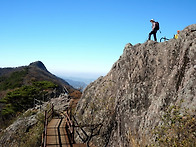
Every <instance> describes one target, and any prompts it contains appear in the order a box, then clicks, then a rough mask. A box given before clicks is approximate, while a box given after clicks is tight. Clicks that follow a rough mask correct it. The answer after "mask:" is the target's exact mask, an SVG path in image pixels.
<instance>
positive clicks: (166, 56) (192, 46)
mask: <svg viewBox="0 0 196 147" xmlns="http://www.w3.org/2000/svg"><path fill="white" fill-rule="evenodd" d="M181 100H183V102H182V107H186V108H189V109H196V24H194V25H190V26H188V27H186V28H185V29H184V30H183V31H181V32H180V35H179V38H178V39H177V40H176V39H171V40H169V41H167V42H162V43H157V42H154V41H147V42H145V43H143V44H136V45H134V46H133V45H131V44H127V45H126V46H125V49H124V52H123V54H122V56H120V58H119V60H118V61H117V62H116V63H114V65H113V67H112V69H111V70H110V72H109V73H108V74H107V75H106V76H105V77H100V78H99V79H98V80H96V81H95V82H93V83H91V84H90V85H89V86H88V87H87V88H86V89H85V91H84V93H83V95H82V98H81V100H80V101H79V103H78V106H77V110H76V119H77V120H78V122H80V123H81V124H97V123H103V127H102V128H101V131H100V134H99V135H98V136H96V137H94V139H93V142H94V144H96V145H97V146H118V145H119V146H128V145H131V143H130V137H129V136H130V135H135V136H136V138H138V140H141V138H142V137H145V139H146V140H147V141H148V140H151V139H152V138H151V137H150V132H152V129H153V128H154V127H155V126H157V125H158V124H159V123H160V116H162V115H163V114H164V112H165V110H166V109H167V108H168V107H169V106H170V105H171V104H178V103H179V102H180V101H181ZM86 131H88V129H86ZM78 140H79V139H78Z"/></svg>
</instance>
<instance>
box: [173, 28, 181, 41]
mask: <svg viewBox="0 0 196 147" xmlns="http://www.w3.org/2000/svg"><path fill="white" fill-rule="evenodd" d="M179 33H180V30H178V31H177V34H176V35H174V38H175V39H178V35H179Z"/></svg>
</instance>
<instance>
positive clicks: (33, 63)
mask: <svg viewBox="0 0 196 147" xmlns="http://www.w3.org/2000/svg"><path fill="white" fill-rule="evenodd" d="M29 66H30V67H37V68H40V69H42V70H44V71H47V72H48V70H47V68H46V67H45V65H44V64H43V63H42V62H41V61H35V62H32V63H30V64H29Z"/></svg>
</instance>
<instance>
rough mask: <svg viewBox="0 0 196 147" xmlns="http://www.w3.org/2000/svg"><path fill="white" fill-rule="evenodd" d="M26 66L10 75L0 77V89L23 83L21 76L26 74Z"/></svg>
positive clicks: (19, 85)
mask: <svg viewBox="0 0 196 147" xmlns="http://www.w3.org/2000/svg"><path fill="white" fill-rule="evenodd" d="M27 73H28V68H27V67H26V68H24V69H23V70H21V71H16V72H13V73H12V74H11V75H10V76H2V77H0V90H7V89H14V88H17V87H21V86H22V85H23V78H24V77H25V76H26V75H27Z"/></svg>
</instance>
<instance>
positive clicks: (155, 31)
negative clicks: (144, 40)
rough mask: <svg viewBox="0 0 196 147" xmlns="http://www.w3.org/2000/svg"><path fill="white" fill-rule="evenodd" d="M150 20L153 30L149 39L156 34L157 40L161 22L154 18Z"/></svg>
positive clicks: (155, 39)
mask: <svg viewBox="0 0 196 147" xmlns="http://www.w3.org/2000/svg"><path fill="white" fill-rule="evenodd" d="M150 22H151V23H152V31H151V32H150V33H149V37H148V40H150V38H151V35H152V34H153V35H154V41H157V37H156V33H157V31H158V30H159V23H158V22H155V21H154V19H151V20H150Z"/></svg>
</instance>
